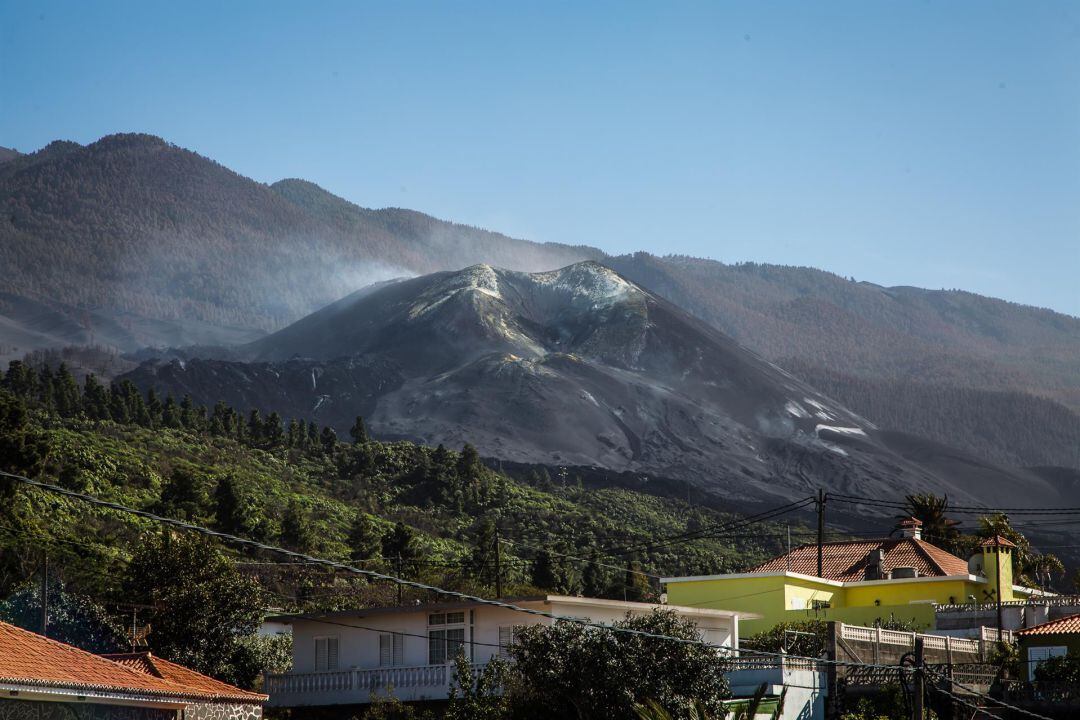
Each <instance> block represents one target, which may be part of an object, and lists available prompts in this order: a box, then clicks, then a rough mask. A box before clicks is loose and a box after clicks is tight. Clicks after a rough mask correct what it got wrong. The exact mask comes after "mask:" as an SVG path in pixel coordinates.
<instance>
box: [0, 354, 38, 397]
mask: <svg viewBox="0 0 1080 720" xmlns="http://www.w3.org/2000/svg"><path fill="white" fill-rule="evenodd" d="M36 380H37V378H36V377H34V372H33V371H32V370H31V369H29V368H28V367H26V363H24V362H23V361H22V360H12V361H11V363H9V364H8V369H7V372H6V373H5V374H4V381H3V387H4V388H6V389H7V390H8V392H10V393H12V394H13V395H15V396H17V397H19V398H22V399H23V400H28V399H30V396H31V395H32V394H33V391H34V386H35V385H36V382H35V381H36Z"/></svg>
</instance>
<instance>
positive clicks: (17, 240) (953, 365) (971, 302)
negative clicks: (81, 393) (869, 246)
mask: <svg viewBox="0 0 1080 720" xmlns="http://www.w3.org/2000/svg"><path fill="white" fill-rule="evenodd" d="M660 240H662V238H661V239H660ZM660 240H658V242H659V241H660ZM581 260H600V261H602V262H603V263H604V264H606V265H608V266H610V267H613V268H615V269H616V270H618V271H619V272H620V273H621V274H622V275H623V276H624V277H626V278H627V279H629V280H631V281H633V282H635V283H637V284H638V285H640V286H642V287H644V288H648V289H649V290H650V291H651V292H653V293H654V294H656V295H659V296H662V297H664V298H667V299H668V300H670V301H672V302H673V303H675V304H677V305H679V306H680V307H682V308H684V309H686V310H687V311H689V312H690V313H692V314H694V315H696V316H697V317H698V318H700V319H702V320H704V321H706V322H708V323H709V324H711V325H712V326H714V327H715V328H718V329H720V330H722V331H723V332H724V333H726V334H727V335H729V336H731V337H732V338H734V339H735V340H736V341H738V342H739V343H742V344H743V345H745V346H747V347H748V348H750V349H751V350H754V351H756V352H758V353H760V354H761V355H762V356H763V357H765V358H766V359H768V360H770V361H773V362H776V363H778V364H780V365H782V366H784V367H787V368H788V369H789V370H793V371H795V372H796V374H802V375H805V376H807V377H815V378H820V377H824V375H825V374H827V373H840V374H842V375H844V376H846V377H850V378H852V383H853V384H854V383H862V385H860V387H861V388H862V389H861V390H860V391H859V392H860V393H861V394H862V395H866V393H871V394H872V395H873V398H870V399H868V400H865V401H863V402H861V403H857V404H858V405H859V406H860V407H862V408H864V410H865V412H866V414H867V415H868V416H869V417H871V418H872V419H875V420H878V421H879V424H881V425H882V426H883V427H893V428H896V429H901V430H910V431H916V432H921V433H926V432H929V428H932V427H934V423H935V422H936V418H938V417H940V415H941V413H940V409H939V408H935V407H932V406H928V407H919V408H915V409H914V410H913V411H912V412H911V413H886V412H882V411H881V410H879V409H878V408H880V407H882V405H883V404H884V403H886V402H887V401H888V398H889V396H890V393H892V390H888V389H885V385H883V383H884V384H890V385H889V387H893V386H894V385H895V384H900V385H901V386H904V385H907V384H909V383H912V382H917V383H920V384H923V385H929V386H937V387H945V388H955V389H957V390H964V391H970V392H966V393H964V394H962V395H957V394H953V395H952V396H951V397H955V398H962V399H960V400H958V402H961V403H962V404H963V407H962V408H961V409H960V410H958V411H957V413H958V415H960V416H966V417H981V418H983V419H984V421H983V424H984V425H985V424H987V423H989V424H991V425H993V429H992V430H991V431H989V432H987V431H985V429H984V428H982V427H980V428H976V429H973V430H971V431H970V432H968V431H965V432H958V433H953V434H952V435H951V436H949V440H950V442H952V441H954V440H960V441H961V443H960V444H961V445H962V446H963V447H964V448H965V449H966V450H971V451H975V452H979V453H983V452H984V451H986V449H987V448H988V447H989V446H991V445H992V446H994V447H997V446H998V445H1000V444H1002V443H1004V446H1003V451H1002V452H1000V453H996V454H994V457H993V459H994V460H995V461H999V462H1001V461H1005V460H1006V459H1009V460H1015V461H1017V462H1021V463H1026V464H1047V461H1053V462H1056V461H1062V462H1067V461H1068V457H1070V456H1071V454H1069V453H1062V452H1060V447H1061V445H1062V443H1061V440H1060V438H1061V437H1062V433H1065V437H1070V435H1069V433H1070V432H1071V428H1073V427H1075V422H1074V421H1075V420H1076V414H1075V411H1076V410H1077V409H1080V320H1078V319H1077V318H1073V317H1070V316H1067V315H1062V314H1060V313H1054V312H1052V311H1049V310H1040V309H1036V308H1031V307H1026V306H1021V305H1016V304H1013V303H1007V302H1003V301H1000V300H995V299H992V298H985V297H980V296H977V295H972V294H970V293H965V292H962V291H937V290H921V289H917V288H883V287H880V286H877V285H873V284H871V283H866V282H854V281H852V280H850V279H845V278H841V277H838V276H836V275H834V274H831V273H828V272H824V271H821V270H815V269H811V268H795V267H780V266H768V265H756V264H741V265H724V264H722V263H718V262H714V261H709V260H701V259H695V258H686V257H657V256H655V255H650V254H647V253H638V254H635V255H629V256H619V257H611V256H606V255H605V254H604V253H603V252H601V251H600V250H598V249H596V248H590V247H570V246H565V245H557V244H538V243H532V242H528V241H525V240H517V239H513V238H509V237H506V236H504V235H499V234H498V233H494V232H488V231H485V230H480V229H477V228H472V227H467V226H462V225H457V224H454V223H449V222H445V221H441V220H437V219H435V218H432V217H430V216H427V215H423V214H422V213H418V212H414V211H410V210H401V209H384V210H369V209H365V208H362V207H359V206H357V205H355V204H353V203H350V202H348V201H346V200H343V199H341V198H338V197H336V196H334V195H332V194H331V193H328V192H326V191H325V190H322V189H321V188H319V187H318V186H316V185H313V184H311V183H309V182H305V181H303V180H283V181H281V182H278V183H275V184H273V185H264V184H261V183H257V182H255V181H252V180H249V179H247V178H245V177H243V176H241V175H239V174H237V173H235V172H233V171H231V170H229V169H227V168H225V167H222V166H221V165H219V164H217V163H215V162H213V161H211V160H208V159H206V158H203V157H201V156H199V155H197V154H196V153H193V152H190V151H188V150H184V149H181V148H177V147H175V146H172V145H170V144H168V143H167V142H165V141H163V140H161V139H159V138H155V137H151V136H146V135H115V136H108V137H106V138H103V139H101V140H100V141H98V142H95V143H92V144H90V145H87V146H85V147H84V146H80V145H78V144H76V143H70V142H55V143H52V144H50V145H49V146H48V147H46V148H44V149H42V150H40V151H38V152H36V153H31V154H27V155H14V156H11V157H9V159H8V160H7V161H6V162H0V267H3V268H4V272H3V273H0V358H14V357H20V356H22V355H23V354H24V353H25V352H26V351H28V350H32V349H35V348H41V347H57V346H63V345H68V344H77V345H83V344H101V345H106V346H112V347H115V348H117V349H119V350H121V351H130V350H135V349H137V348H140V347H142V346H146V345H158V346H184V345H192V344H195V345H235V344H240V343H245V342H250V341H252V340H255V339H257V338H259V337H261V336H262V335H264V334H265V333H266V332H268V331H274V330H277V329H280V328H282V327H284V326H286V325H287V324H288V323H290V322H293V321H296V320H298V319H299V318H301V317H303V316H304V315H306V314H307V313H310V312H312V311H314V310H316V309H318V308H320V307H322V306H324V305H326V304H327V303H330V302H333V301H334V300H335V299H337V298H340V297H341V296H343V295H345V294H346V293H349V292H352V291H354V290H356V289H357V288H359V287H361V286H363V285H365V284H367V283H369V282H373V281H381V280H388V279H391V278H396V277H407V276H410V275H415V274H418V273H430V272H433V271H438V270H451V269H458V268H461V267H463V266H466V265H470V264H473V263H478V262H486V263H489V264H491V265H494V266H499V267H507V268H510V269H514V270H522V271H536V270H551V269H555V268H559V267H563V266H565V265H568V264H570V263H574V262H578V261H581ZM868 388H870V389H868ZM833 392H834V393H835V394H837V395H842V393H838V392H835V388H834V390H833ZM1001 392H1012V393H1019V394H1021V395H1020V397H1019V400H1018V402H1019V404H1020V405H1023V406H1024V407H1028V404H1027V397H1028V394H1033V395H1036V396H1040V397H1041V398H1045V399H1046V400H1038V401H1035V402H1037V403H1041V404H1038V408H1039V409H1038V410H1037V411H1035V410H1032V411H1031V412H1025V413H1022V414H1021V415H1023V417H1026V418H1031V419H1032V420H1031V423H1029V424H1028V425H1027V426H1026V427H1030V426H1031V425H1032V424H1033V425H1034V427H1033V428H1031V429H1030V430H1029V431H1028V432H1026V433H1016V432H1013V430H1012V426H1013V425H1014V424H1015V423H1016V422H1017V418H1016V417H1014V416H1013V415H1012V414H1002V413H1000V412H999V410H998V409H997V408H998V405H993V404H992V403H991V404H988V403H990V400H989V399H988V398H989V397H990V396H988V395H985V394H984V393H1001ZM927 397H931V398H933V397H943V395H941V394H935V393H933V392H932V391H931V392H929V393H927ZM1054 403H1059V404H1060V405H1057V404H1054ZM1061 405H1064V406H1066V407H1061ZM990 407H994V408H995V409H994V410H992V411H991V410H988V408H990ZM1031 407H1035V405H1032V406H1031ZM867 408H869V409H867ZM954 409H955V408H954ZM1062 412H1063V413H1065V414H1064V415H1061V413H1062ZM875 414H877V415H878V416H877V417H874V415H875ZM995 417H998V419H997V420H995V419H994V418H995ZM1061 417H1064V418H1065V422H1059V419H1060V418H1061ZM976 436H977V437H976ZM1021 436H1022V439H1020V440H1018V439H1017V438H1020V437H1021ZM968 438H972V439H971V440H970V442H968V440H967V439H968ZM1077 444H1080V443H1072V445H1073V446H1075V445H1077ZM1063 455H1064V456H1065V457H1062V456H1063ZM984 457H985V456H984Z"/></svg>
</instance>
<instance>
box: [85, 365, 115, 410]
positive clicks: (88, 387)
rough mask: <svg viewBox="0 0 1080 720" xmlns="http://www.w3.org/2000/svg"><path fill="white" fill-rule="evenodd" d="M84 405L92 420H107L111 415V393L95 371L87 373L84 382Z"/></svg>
mask: <svg viewBox="0 0 1080 720" xmlns="http://www.w3.org/2000/svg"><path fill="white" fill-rule="evenodd" d="M82 406H83V411H84V412H85V413H86V414H87V415H88V416H89V417H90V419H91V420H105V419H107V418H108V417H109V416H110V413H109V393H108V392H107V391H106V390H105V388H104V387H103V386H102V384H101V383H100V382H98V379H97V377H96V376H95V375H94V374H93V373H90V374H89V375H87V376H86V381H85V382H84V383H83V400H82Z"/></svg>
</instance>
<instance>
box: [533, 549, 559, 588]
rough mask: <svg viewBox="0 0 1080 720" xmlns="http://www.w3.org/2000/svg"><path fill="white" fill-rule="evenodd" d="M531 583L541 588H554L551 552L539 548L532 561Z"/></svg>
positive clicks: (553, 567)
mask: <svg viewBox="0 0 1080 720" xmlns="http://www.w3.org/2000/svg"><path fill="white" fill-rule="evenodd" d="M531 581H532V584H533V585H535V586H536V587H538V588H540V589H542V590H554V589H555V584H556V582H557V579H556V577H555V565H554V563H553V562H552V559H551V553H549V552H548V551H547V550H541V551H540V552H538V553H537V554H536V558H534V559H533V561H532V577H531Z"/></svg>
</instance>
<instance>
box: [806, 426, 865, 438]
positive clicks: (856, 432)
mask: <svg viewBox="0 0 1080 720" xmlns="http://www.w3.org/2000/svg"><path fill="white" fill-rule="evenodd" d="M822 430H828V431H829V432H834V433H840V434H841V435H851V436H853V437H866V433H865V432H863V429H862V428H857V427H838V426H836V425H821V424H819V425H818V426H817V427H815V428H814V432H815V433H817V434H818V435H819V436H820V435H821V431H822Z"/></svg>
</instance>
